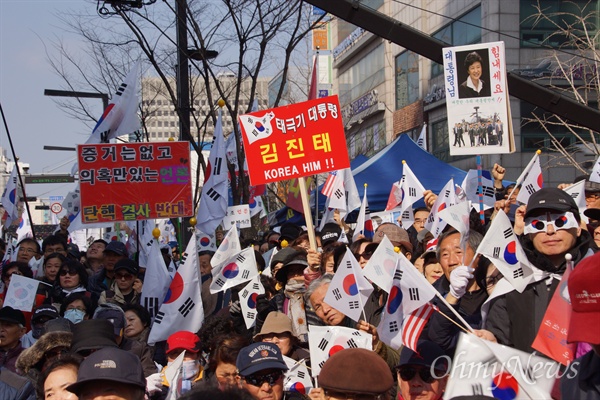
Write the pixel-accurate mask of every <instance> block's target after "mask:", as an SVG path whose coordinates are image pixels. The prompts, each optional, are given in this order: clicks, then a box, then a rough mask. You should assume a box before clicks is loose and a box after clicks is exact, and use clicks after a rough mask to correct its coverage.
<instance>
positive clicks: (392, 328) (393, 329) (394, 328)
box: [390, 321, 399, 332]
mask: <svg viewBox="0 0 600 400" xmlns="http://www.w3.org/2000/svg"><path fill="white" fill-rule="evenodd" d="M398 330H399V329H398V322H397V321H392V322H390V332H398Z"/></svg>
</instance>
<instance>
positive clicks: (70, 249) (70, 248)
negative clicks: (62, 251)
mask: <svg viewBox="0 0 600 400" xmlns="http://www.w3.org/2000/svg"><path fill="white" fill-rule="evenodd" d="M67 253H68V254H69V255H70V256H71V257H75V258H79V254H80V253H79V246H77V245H76V244H75V243H69V244H68V245H67Z"/></svg>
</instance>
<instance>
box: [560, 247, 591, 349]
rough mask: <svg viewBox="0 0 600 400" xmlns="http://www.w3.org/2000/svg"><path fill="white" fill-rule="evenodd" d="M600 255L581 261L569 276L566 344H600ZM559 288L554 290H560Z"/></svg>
mask: <svg viewBox="0 0 600 400" xmlns="http://www.w3.org/2000/svg"><path fill="white" fill-rule="evenodd" d="M598 263H600V253H596V254H595V255H593V256H591V257H586V258H584V259H583V260H581V261H580V262H579V263H578V264H577V266H576V267H575V269H574V270H573V271H572V272H571V275H570V276H569V282H568V287H569V298H570V300H571V308H572V312H571V322H570V323H569V330H568V333H567V342H569V343H572V342H586V343H590V344H600V329H598V324H597V323H596V324H594V323H592V322H591V321H596V322H597V321H600V274H599V273H598ZM560 289H561V287H560V286H559V288H557V289H556V290H560ZM594 325H595V326H594Z"/></svg>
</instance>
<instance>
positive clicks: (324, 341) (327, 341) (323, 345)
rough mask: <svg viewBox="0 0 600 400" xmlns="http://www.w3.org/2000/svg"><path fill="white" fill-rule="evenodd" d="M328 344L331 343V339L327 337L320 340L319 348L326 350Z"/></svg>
mask: <svg viewBox="0 0 600 400" xmlns="http://www.w3.org/2000/svg"><path fill="white" fill-rule="evenodd" d="M328 344H329V340H327V339H325V338H323V339H321V341H320V342H319V349H321V350H323V351H325V349H326V348H327V345H328Z"/></svg>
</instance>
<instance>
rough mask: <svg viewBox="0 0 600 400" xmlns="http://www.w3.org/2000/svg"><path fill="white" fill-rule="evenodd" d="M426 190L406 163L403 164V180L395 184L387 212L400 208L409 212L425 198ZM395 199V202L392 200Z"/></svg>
mask: <svg viewBox="0 0 600 400" xmlns="http://www.w3.org/2000/svg"><path fill="white" fill-rule="evenodd" d="M424 191H425V188H424V187H423V185H422V184H421V182H420V181H419V179H418V178H417V176H416V175H415V174H414V172H412V170H411V169H410V167H409V166H408V164H407V163H406V162H402V178H400V181H398V182H396V183H394V185H393V187H392V193H390V200H388V204H387V206H386V208H385V209H386V210H391V209H392V208H395V207H397V206H398V205H399V206H400V211H402V212H404V211H406V210H408V209H409V208H410V207H411V206H412V205H413V204H415V203H416V202H417V201H419V200H421V199H422V198H423V192H424ZM392 198H393V200H391V199H392Z"/></svg>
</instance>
